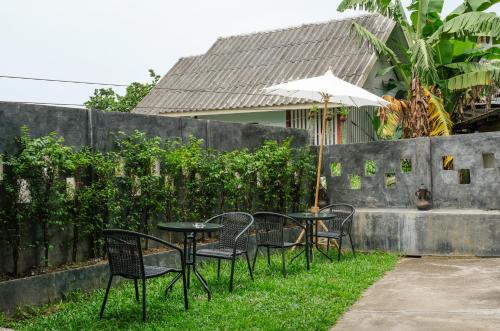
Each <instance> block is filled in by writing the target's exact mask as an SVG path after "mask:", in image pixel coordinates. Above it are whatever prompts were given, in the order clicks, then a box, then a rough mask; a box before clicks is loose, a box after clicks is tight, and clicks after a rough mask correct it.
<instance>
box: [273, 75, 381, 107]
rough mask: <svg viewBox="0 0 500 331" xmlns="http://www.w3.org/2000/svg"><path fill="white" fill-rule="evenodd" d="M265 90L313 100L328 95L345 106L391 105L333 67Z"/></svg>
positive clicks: (332, 100) (320, 99) (332, 101)
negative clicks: (344, 77)
mask: <svg viewBox="0 0 500 331" xmlns="http://www.w3.org/2000/svg"><path fill="white" fill-rule="evenodd" d="M264 91H265V92H266V93H269V94H276V95H281V96H285V97H292V98H303V99H309V100H313V101H324V97H325V96H328V99H329V102H330V103H333V104H338V105H344V106H355V107H361V106H379V107H385V106H387V105H389V102H387V101H385V100H384V99H382V98H380V97H378V96H376V95H375V94H373V93H370V92H368V91H367V90H365V89H362V88H361V87H358V86H356V85H353V84H351V83H348V82H346V81H345V80H342V79H340V78H338V77H336V76H335V75H334V74H333V72H332V70H331V69H328V71H327V72H326V73H325V74H324V75H323V76H318V77H312V78H306V79H299V80H294V81H291V82H288V83H283V84H278V85H274V86H270V87H266V88H264Z"/></svg>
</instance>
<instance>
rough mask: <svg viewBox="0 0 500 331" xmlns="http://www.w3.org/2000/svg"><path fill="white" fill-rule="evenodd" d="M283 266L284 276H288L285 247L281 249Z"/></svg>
mask: <svg viewBox="0 0 500 331" xmlns="http://www.w3.org/2000/svg"><path fill="white" fill-rule="evenodd" d="M281 268H282V272H283V277H286V269H285V249H284V248H282V249H281Z"/></svg>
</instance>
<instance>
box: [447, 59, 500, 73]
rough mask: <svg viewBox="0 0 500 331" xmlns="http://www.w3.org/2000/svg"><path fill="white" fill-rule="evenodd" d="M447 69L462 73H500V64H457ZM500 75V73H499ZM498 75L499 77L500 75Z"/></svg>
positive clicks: (452, 64)
mask: <svg viewBox="0 0 500 331" xmlns="http://www.w3.org/2000/svg"><path fill="white" fill-rule="evenodd" d="M444 66H445V67H446V68H450V69H456V70H458V71H460V72H462V73H468V72H474V71H500V62H498V61H496V62H484V63H483V62H455V63H449V64H446V65H444ZM498 74H500V72H499V73H498ZM498 74H497V75H498Z"/></svg>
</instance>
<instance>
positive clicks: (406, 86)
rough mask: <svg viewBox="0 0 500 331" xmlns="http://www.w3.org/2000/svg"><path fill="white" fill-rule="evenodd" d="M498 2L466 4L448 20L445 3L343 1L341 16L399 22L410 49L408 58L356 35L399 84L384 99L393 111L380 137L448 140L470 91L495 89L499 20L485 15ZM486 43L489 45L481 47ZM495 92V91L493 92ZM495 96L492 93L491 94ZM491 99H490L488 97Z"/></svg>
mask: <svg viewBox="0 0 500 331" xmlns="http://www.w3.org/2000/svg"><path fill="white" fill-rule="evenodd" d="M498 1H499V0H465V1H464V3H462V4H461V5H460V6H458V7H457V8H456V9H455V10H454V11H452V12H451V13H450V14H449V15H448V16H447V17H445V18H442V17H441V11H442V8H443V0H413V1H412V3H411V4H410V6H408V7H407V9H408V12H409V18H407V16H406V13H405V10H404V8H403V5H402V3H401V1H400V0H343V1H342V2H341V3H340V5H339V7H338V8H337V9H338V10H339V11H344V10H347V9H359V10H365V11H369V12H377V13H379V14H381V15H384V16H386V17H388V18H391V19H393V20H394V21H396V22H397V23H398V24H399V26H400V27H401V29H402V31H403V33H404V36H405V38H406V41H407V43H408V48H407V49H404V50H402V52H403V54H404V58H400V57H398V55H397V52H396V50H393V49H391V48H389V47H388V46H387V45H386V44H385V43H384V42H383V41H382V40H380V39H379V38H377V37H376V36H375V35H374V34H372V33H371V32H370V31H369V30H368V29H366V28H365V27H363V26H362V25H360V24H358V23H356V22H353V26H352V29H353V31H354V32H355V33H356V35H357V36H358V37H359V38H360V40H362V41H367V42H368V43H369V44H370V45H371V46H372V47H373V48H374V50H375V51H376V52H377V54H378V55H379V56H382V57H384V58H387V59H389V62H390V63H391V67H389V68H386V69H385V70H383V71H382V72H381V75H383V74H385V73H387V72H389V71H390V70H394V71H395V72H396V74H397V77H398V79H399V80H398V81H396V82H392V83H393V84H392V86H393V87H394V88H395V89H394V90H393V91H391V92H390V93H389V94H392V95H395V96H397V97H398V99H394V98H393V97H391V96H386V97H385V98H386V99H387V100H389V101H391V103H392V106H391V107H389V108H388V109H381V110H380V112H379V117H380V130H379V136H382V137H390V136H393V135H394V134H395V132H396V129H397V128H401V134H402V136H403V137H404V138H409V137H419V136H435V135H449V134H450V133H451V127H452V121H451V116H450V115H451V113H452V112H453V111H454V110H455V108H456V105H457V104H461V102H460V101H461V100H463V98H464V95H467V92H468V91H470V89H477V88H478V87H484V86H492V85H493V86H494V85H495V84H496V83H497V82H498V81H499V80H500V67H499V65H498V60H499V59H500V57H499V55H500V52H499V48H498V47H497V46H496V42H497V40H498V37H499V36H500V19H499V18H498V16H497V15H496V14H495V13H486V12H484V10H486V9H488V8H489V7H491V6H492V5H493V4H495V3H497V2H498ZM484 41H487V43H486V45H482V44H481V42H484ZM491 90H494V89H491ZM490 92H491V91H490ZM490 94H491V93H490Z"/></svg>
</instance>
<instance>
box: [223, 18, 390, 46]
mask: <svg viewBox="0 0 500 331" xmlns="http://www.w3.org/2000/svg"><path fill="white" fill-rule="evenodd" d="M368 16H381V17H384V16H383V15H380V14H377V13H367V14H359V15H354V16H349V17H342V18H334V19H330V20H324V21H317V22H312V23H304V24H300V25H290V26H286V27H281V28H274V29H268V30H260V31H253V32H246V33H240V34H233V35H228V36H221V37H218V38H217V41H219V40H223V39H230V38H238V37H248V36H254V35H259V34H266V33H273V32H280V31H287V30H293V29H300V28H303V27H307V26H315V25H323V24H328V23H333V22H341V21H349V20H354V19H360V18H363V17H368ZM384 18H385V19H389V18H387V17H384Z"/></svg>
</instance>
